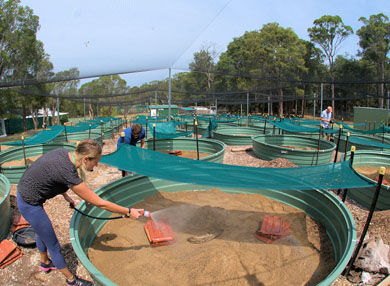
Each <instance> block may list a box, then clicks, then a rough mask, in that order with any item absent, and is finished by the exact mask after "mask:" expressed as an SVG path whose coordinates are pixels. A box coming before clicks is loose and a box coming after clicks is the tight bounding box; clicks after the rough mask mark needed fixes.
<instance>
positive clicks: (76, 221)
mask: <svg viewBox="0 0 390 286" xmlns="http://www.w3.org/2000/svg"><path fill="white" fill-rule="evenodd" d="M208 189H210V187H207V186H200V185H192V184H184V183H177V182H172V181H166V180H161V179H154V178H149V177H144V176H140V175H136V176H133V177H130V176H126V177H124V178H121V179H119V180H116V181H114V182H112V183H110V184H107V185H105V186H103V187H101V188H99V189H98V190H96V191H95V192H96V193H97V194H98V195H99V196H100V197H102V198H103V199H106V200H110V201H113V202H115V203H118V204H120V205H124V206H131V205H134V204H136V203H139V202H143V201H144V200H145V199H146V198H147V197H151V196H153V195H155V194H156V193H157V191H158V190H164V192H168V193H175V192H178V191H180V192H182V191H188V192H193V191H194V190H198V191H201V190H208ZM220 190H221V191H223V192H226V193H235V194H259V195H263V196H266V197H268V198H270V199H272V200H275V201H278V202H281V203H283V204H286V205H289V206H291V207H294V208H297V209H300V210H302V211H304V213H305V214H306V215H308V216H310V217H311V218H312V219H314V220H315V221H317V222H319V223H321V225H322V226H323V227H324V228H325V231H326V233H327V236H328V239H329V241H330V242H331V244H332V247H333V256H334V261H335V264H334V265H335V267H334V268H333V269H332V270H331V271H330V273H329V274H328V276H326V278H325V279H324V280H322V281H321V282H320V283H318V284H317V285H321V286H328V285H331V284H332V282H333V281H335V279H336V278H337V277H338V276H339V275H340V274H341V273H342V271H343V270H344V268H345V266H346V265H347V263H348V261H349V259H350V257H351V256H352V253H353V250H354V247H355V240H356V228H355V224H354V220H353V217H352V216H351V214H350V212H349V211H348V209H347V208H346V207H345V205H344V204H340V201H339V199H338V198H337V197H336V196H335V195H334V194H332V193H331V192H328V191H323V190H310V191H308V190H305V191H300V190H290V191H278V190H243V189H233V188H230V189H227V188H220ZM195 194H196V192H195ZM78 208H79V210H81V211H83V212H86V213H87V214H88V215H91V216H97V217H108V216H110V214H111V213H110V212H108V211H105V210H102V209H100V208H97V207H93V206H92V207H91V206H89V207H88V208H86V205H85V203H84V201H83V202H82V203H81V204H80V205H79V206H78ZM106 222H107V221H104V220H97V219H91V218H88V217H86V216H83V215H81V214H79V213H77V212H74V213H73V216H72V219H71V223H70V240H71V242H72V246H73V249H74V251H75V253H76V255H77V256H78V258H79V260H80V262H81V263H82V264H83V265H84V267H85V268H86V269H87V270H88V272H89V273H90V275H91V277H92V278H93V280H94V281H95V285H106V286H108V285H116V284H115V283H114V282H112V281H111V280H110V279H108V278H107V277H106V276H104V274H102V273H101V272H100V271H99V270H98V269H97V268H96V267H95V265H94V264H93V263H92V262H91V261H90V260H89V258H88V255H87V254H88V252H89V251H90V250H89V248H90V247H91V246H92V244H93V243H94V240H95V238H97V235H98V233H99V231H100V230H101V229H102V227H103V226H104V224H105V223H106ZM250 236H251V238H252V235H250ZM210 243H212V242H210ZM145 247H149V246H148V245H147V246H145ZM126 249H127V248H125V249H123V251H126ZM210 259H211V258H210ZM257 259H260V258H259V257H257ZM270 269H272V267H271V268H270ZM161 271H164V269H161ZM126 274H129V275H132V273H131V269H130V270H129V269H128V270H126ZM133 274H134V275H137V273H133ZM324 275H325V274H324Z"/></svg>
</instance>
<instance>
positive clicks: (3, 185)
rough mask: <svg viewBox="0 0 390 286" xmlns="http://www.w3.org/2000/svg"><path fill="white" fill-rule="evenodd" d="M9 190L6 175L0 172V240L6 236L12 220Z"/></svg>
mask: <svg viewBox="0 0 390 286" xmlns="http://www.w3.org/2000/svg"><path fill="white" fill-rule="evenodd" d="M10 190H11V186H10V184H9V181H8V179H7V177H5V176H4V175H2V174H0V220H1V222H0V241H2V240H3V239H5V238H6V237H7V235H8V232H9V228H10V226H11V222H12V217H11V202H10V197H9V194H10Z"/></svg>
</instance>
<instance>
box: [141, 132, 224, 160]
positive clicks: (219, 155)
mask: <svg viewBox="0 0 390 286" xmlns="http://www.w3.org/2000/svg"><path fill="white" fill-rule="evenodd" d="M154 144H155V148H156V151H157V152H163V153H169V151H182V155H179V156H181V157H186V158H191V159H196V158H197V146H196V140H195V139H191V138H174V139H156V141H155V143H153V139H148V140H145V145H146V149H149V150H153V148H154ZM198 147H199V160H202V161H208V162H214V163H222V161H223V156H224V153H225V144H224V143H223V142H220V141H218V140H211V139H198Z"/></svg>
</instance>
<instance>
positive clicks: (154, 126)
mask: <svg viewBox="0 0 390 286" xmlns="http://www.w3.org/2000/svg"><path fill="white" fill-rule="evenodd" d="M153 151H156V123H153Z"/></svg>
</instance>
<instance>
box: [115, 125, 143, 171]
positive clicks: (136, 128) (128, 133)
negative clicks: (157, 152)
mask: <svg viewBox="0 0 390 286" xmlns="http://www.w3.org/2000/svg"><path fill="white" fill-rule="evenodd" d="M123 132H124V133H125V138H124V143H123V144H130V145H133V146H136V145H137V142H138V141H141V148H143V149H145V134H146V132H145V129H144V128H143V127H142V126H141V124H138V123H136V124H133V125H132V126H130V127H128V128H126V129H125V130H123ZM121 143H122V137H121V136H119V139H118V142H117V144H116V147H117V149H119V146H120V145H121ZM123 175H124V176H127V175H128V172H126V171H123Z"/></svg>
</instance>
